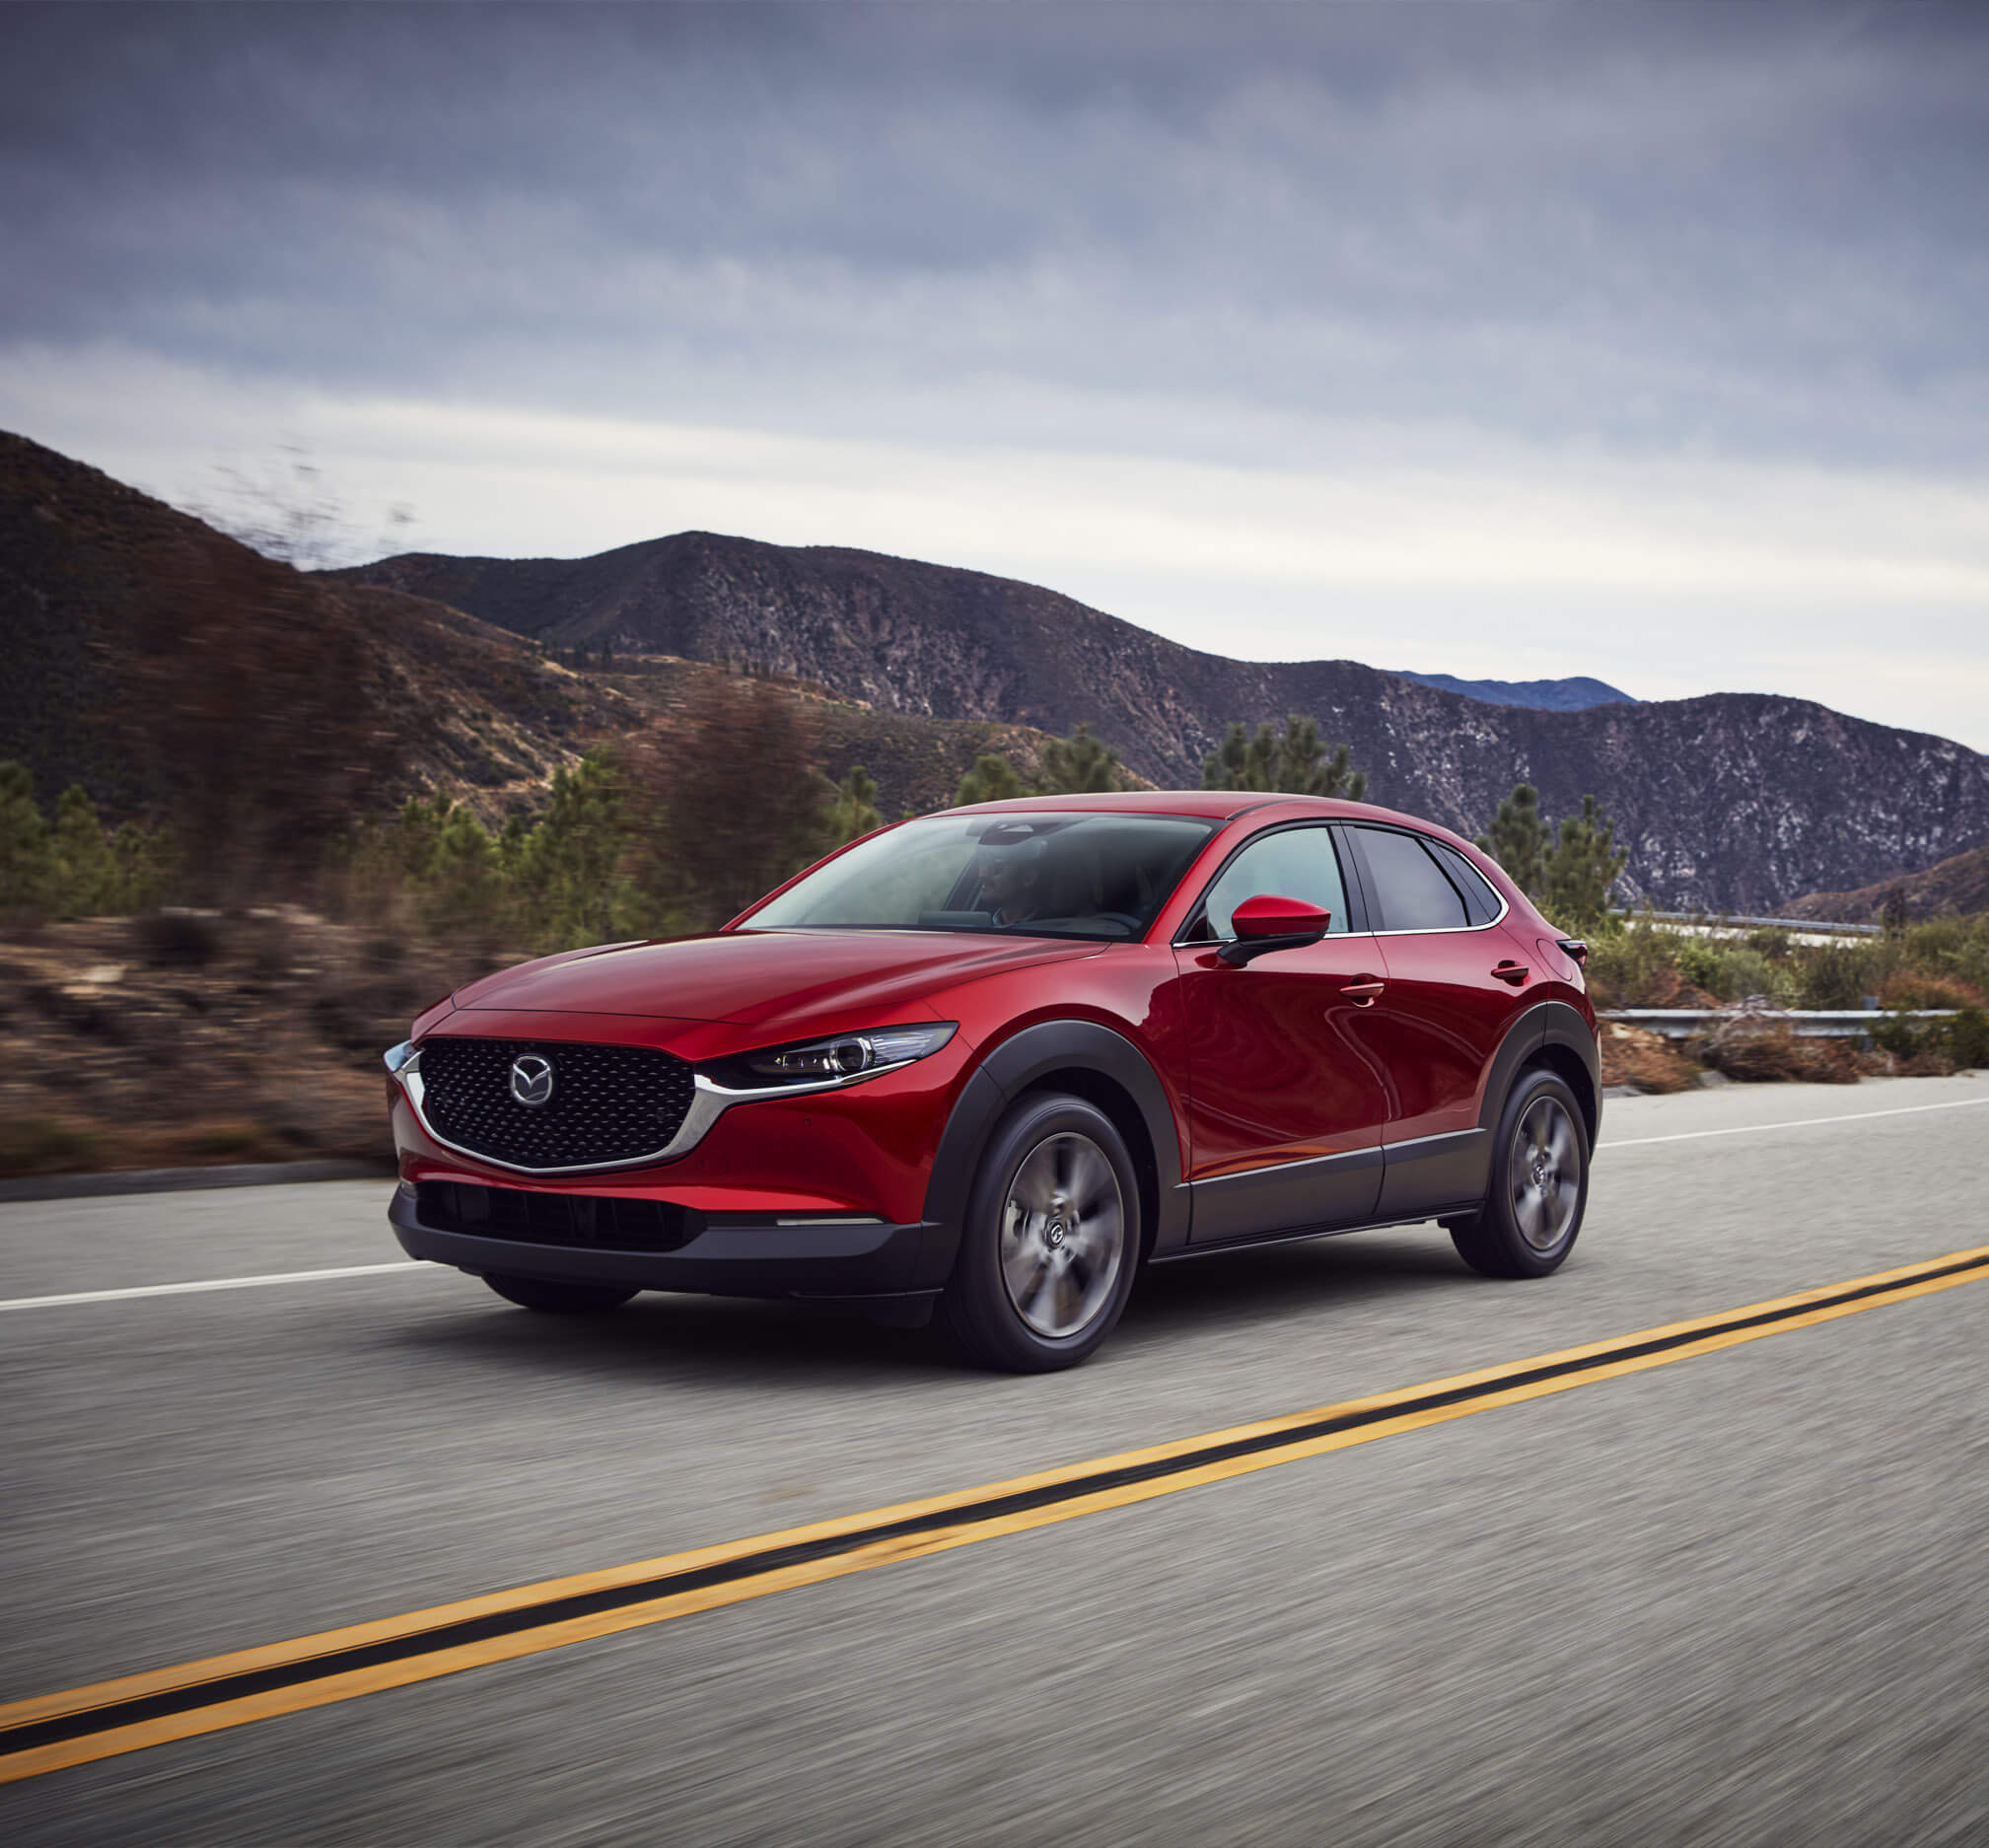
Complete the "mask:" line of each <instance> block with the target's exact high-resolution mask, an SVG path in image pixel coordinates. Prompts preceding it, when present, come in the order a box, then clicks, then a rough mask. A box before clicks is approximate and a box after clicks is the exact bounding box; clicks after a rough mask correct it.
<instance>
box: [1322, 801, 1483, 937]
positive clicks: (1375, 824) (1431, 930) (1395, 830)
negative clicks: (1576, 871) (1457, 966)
mask: <svg viewBox="0 0 1989 1848" xmlns="http://www.w3.org/2000/svg"><path fill="white" fill-rule="evenodd" d="M1339 825H1340V826H1341V827H1344V828H1348V829H1352V828H1357V827H1370V828H1373V829H1374V830H1375V831H1376V832H1377V833H1382V834H1406V835H1408V836H1409V837H1410V839H1412V840H1429V839H1432V838H1433V836H1431V835H1428V834H1425V833H1424V832H1423V831H1422V829H1421V828H1416V827H1403V826H1402V825H1401V823H1400V822H1397V821H1347V820H1342V821H1341V822H1339ZM1437 844H1438V845H1439V846H1449V845H1450V843H1449V842H1448V841H1439V842H1438V843H1437ZM1453 851H1456V850H1455V849H1453ZM1431 863H1432V864H1433V865H1434V866H1435V867H1436V869H1437V871H1438V872H1440V873H1443V872H1444V863H1443V862H1442V861H1441V860H1438V859H1436V857H1435V856H1434V855H1432V856H1431ZM1465 864H1466V865H1468V864H1469V862H1468V861H1467V862H1466V863H1465ZM1473 870H1475V869H1473ZM1444 877H1445V878H1446V879H1447V880H1448V879H1449V878H1450V875H1449V874H1448V873H1444ZM1478 877H1479V878H1480V879H1485V876H1484V875H1483V874H1482V873H1480V874H1479V875H1478ZM1367 883H1368V881H1367V868H1366V867H1365V866H1363V867H1362V869H1361V884H1362V886H1363V887H1364V888H1365V887H1366V885H1367ZM1485 884H1486V885H1487V886H1488V887H1490V888H1491V892H1492V896H1493V897H1494V898H1496V899H1498V901H1499V914H1498V916H1496V917H1491V918H1487V919H1486V920H1485V921H1484V923H1482V924H1419V925H1417V926H1416V927H1415V928H1414V929H1411V930H1378V931H1370V932H1369V933H1368V935H1369V936H1371V937H1468V936H1470V935H1471V933H1472V932H1473V931H1489V930H1497V929H1498V927H1499V926H1500V925H1501V924H1503V923H1504V922H1505V921H1506V920H1507V918H1509V917H1510V916H1512V913H1513V901H1512V900H1511V899H1510V898H1508V897H1507V896H1506V894H1505V893H1504V892H1502V891H1501V890H1500V889H1499V888H1498V887H1496V886H1493V885H1492V882H1491V881H1490V880H1488V879H1486V880H1485ZM1462 895H1463V894H1462V893H1461V892H1460V893H1458V896H1459V898H1461V897H1462Z"/></svg>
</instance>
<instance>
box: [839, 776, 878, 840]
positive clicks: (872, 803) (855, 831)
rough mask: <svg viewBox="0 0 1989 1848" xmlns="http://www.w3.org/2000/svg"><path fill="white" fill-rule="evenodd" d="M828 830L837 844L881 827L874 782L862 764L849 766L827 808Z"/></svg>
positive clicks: (875, 783)
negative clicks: (833, 798) (832, 832)
mask: <svg viewBox="0 0 1989 1848" xmlns="http://www.w3.org/2000/svg"><path fill="white" fill-rule="evenodd" d="M828 819H829V826H830V828H831V829H832V830H833V831H834V833H835V838H836V840H837V841H838V842H842V841H851V840H855V839H856V838H857V837H858V836H859V835H862V834H868V833H869V832H870V831H871V829H872V828H874V827H882V826H883V825H884V817H883V815H882V814H880V813H879V810H878V806H877V779H876V778H875V777H873V776H872V775H871V773H870V772H869V771H868V770H866V769H865V768H864V767H863V765H862V764H860V763H855V764H851V765H850V771H849V774H848V775H847V776H846V777H844V778H843V779H842V782H841V784H840V786H839V787H838V788H837V789H836V792H835V801H834V803H833V804H832V805H831V806H830V808H829V815H828Z"/></svg>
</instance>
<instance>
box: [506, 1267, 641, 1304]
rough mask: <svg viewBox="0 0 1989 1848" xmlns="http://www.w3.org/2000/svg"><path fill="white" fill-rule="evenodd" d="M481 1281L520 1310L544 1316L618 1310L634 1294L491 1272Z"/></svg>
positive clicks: (614, 1286) (614, 1287)
mask: <svg viewBox="0 0 1989 1848" xmlns="http://www.w3.org/2000/svg"><path fill="white" fill-rule="evenodd" d="M483 1281H484V1282H485V1283H487V1284H489V1286H490V1287H491V1288H492V1289H493V1290H495V1291H496V1292H497V1294H498V1295H499V1296H501V1297H503V1298H504V1300H505V1301H506V1302H507V1303H516V1304H517V1305H518V1306H519V1308H520V1309H535V1310H538V1311H539V1312H540V1313H541V1314H544V1315H600V1314H602V1313H603V1312H604V1311H605V1310H610V1309H619V1308H620V1307H621V1306H622V1304H624V1303H626V1302H627V1301H628V1299H629V1298H630V1297H632V1296H634V1295H635V1294H636V1293H635V1292H634V1291H633V1290H629V1289H624V1288H623V1287H622V1285H620V1284H618V1283H566V1282H563V1281H561V1280H560V1279H558V1278H554V1277H521V1276H519V1275H518V1274H517V1273H516V1272H513V1271H503V1270H494V1271H491V1272H490V1273H489V1274H488V1275H487V1276H485V1278H484V1279H483Z"/></svg>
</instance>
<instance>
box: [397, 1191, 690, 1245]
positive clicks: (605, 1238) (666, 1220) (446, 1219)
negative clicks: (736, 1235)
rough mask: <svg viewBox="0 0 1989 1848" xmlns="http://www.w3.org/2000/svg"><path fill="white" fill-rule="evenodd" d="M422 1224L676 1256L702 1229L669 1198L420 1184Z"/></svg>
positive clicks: (481, 1235)
mask: <svg viewBox="0 0 1989 1848" xmlns="http://www.w3.org/2000/svg"><path fill="white" fill-rule="evenodd" d="M414 1202H415V1208H416V1210H417V1211H418V1212H419V1213H420V1215H421V1223H422V1224H423V1225H424V1226H432V1227H433V1228H434V1229H435V1230H436V1231H437V1232H466V1233H469V1234H471V1235H473V1236H474V1237H476V1238H479V1239H513V1240H516V1241H517V1242H518V1243H519V1244H564V1245H574V1246H579V1247H582V1248H584V1249H587V1250H590V1251H675V1250H676V1249H677V1248H678V1247H679V1246H681V1245H685V1244H689V1243H690V1242H691V1240H693V1239H694V1238H696V1237H697V1235H698V1234H699V1233H700V1232H702V1231H703V1230H704V1215H703V1214H702V1213H693V1212H691V1211H689V1210H688V1209H686V1208H684V1207H681V1206H673V1205H671V1204H670V1203H669V1202H668V1201H667V1200H621V1199H616V1198H615V1197H614V1196H612V1195H611V1194H586V1193H527V1192H526V1191H525V1190H524V1189H523V1188H521V1187H472V1186H470V1185H468V1184H467V1183H466V1182H464V1181H459V1180H424V1181H421V1182H419V1183H418V1184H417V1185H416V1186H415V1189H414Z"/></svg>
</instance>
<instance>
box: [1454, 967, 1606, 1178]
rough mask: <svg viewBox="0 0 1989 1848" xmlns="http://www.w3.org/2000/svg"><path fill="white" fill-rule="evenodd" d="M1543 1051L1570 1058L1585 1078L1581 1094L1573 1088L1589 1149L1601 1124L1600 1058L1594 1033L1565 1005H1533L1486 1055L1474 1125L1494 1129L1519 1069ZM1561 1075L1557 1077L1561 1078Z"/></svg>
mask: <svg viewBox="0 0 1989 1848" xmlns="http://www.w3.org/2000/svg"><path fill="white" fill-rule="evenodd" d="M1549 1046H1553V1047H1556V1048H1558V1049H1564V1050H1566V1051H1568V1052H1571V1053H1573V1054H1574V1055H1575V1058H1576V1060H1577V1061H1579V1063H1580V1065H1581V1068H1582V1070H1583V1072H1584V1073H1585V1074H1586V1075H1587V1078H1588V1084H1587V1087H1586V1092H1585V1090H1584V1088H1582V1087H1576V1088H1575V1102H1577V1103H1579V1104H1580V1105H1581V1106H1582V1114H1583V1116H1584V1117H1585V1118H1586V1119H1587V1120H1586V1124H1585V1126H1586V1128H1587V1129H1588V1131H1589V1146H1590V1147H1591V1148H1592V1149H1593V1148H1594V1147H1595V1145H1596V1136H1597V1134H1598V1131H1599V1130H1600V1128H1601V1124H1602V1060H1601V1054H1600V1053H1599V1051H1598V1049H1597V1045H1596V1030H1595V1029H1594V1028H1593V1027H1591V1026H1590V1025H1589V1023H1588V1021H1587V1020H1586V1019H1585V1018H1584V1016H1583V1014H1582V1012H1581V1010H1580V1009H1579V1008H1576V1007H1573V1006H1571V1005H1570V1004H1569V1003H1568V1002H1566V1001H1541V1002H1537V1003H1536V1004H1535V1005H1534V1006H1532V1007H1530V1008H1528V1009H1527V1011H1526V1013H1524V1014H1523V1015H1521V1016H1520V1018H1519V1019H1518V1020H1517V1021H1515V1022H1514V1023H1513V1025H1512V1026H1511V1027H1509V1028H1508V1029H1507V1030H1506V1036H1505V1038H1504V1039H1502V1040H1501V1041H1500V1042H1499V1049H1498V1051H1497V1052H1496V1053H1494V1054H1493V1055H1492V1067H1491V1071H1490V1073H1489V1075H1488V1076H1487V1078H1486V1080H1485V1095H1484V1097H1483V1099H1482V1100H1481V1101H1480V1102H1479V1105H1478V1125H1479V1127H1480V1128H1482V1129H1488V1130H1490V1129H1496V1128H1498V1126H1499V1112H1500V1111H1501V1110H1503V1109H1504V1108H1505V1106H1506V1096H1507V1093H1509V1092H1510V1091H1511V1090H1512V1088H1513V1080H1514V1079H1515V1078H1516V1077H1518V1076H1519V1072H1520V1068H1521V1067H1522V1066H1523V1065H1525V1064H1526V1063H1527V1061H1528V1060H1529V1059H1532V1058H1534V1057H1535V1056H1536V1055H1537V1054H1539V1053H1541V1052H1543V1051H1545V1050H1546V1049H1547V1048H1548V1047H1549ZM1563 1063H1565V1061H1563ZM1566 1075H1567V1074H1566V1072H1565V1071H1563V1073H1562V1076H1563V1077H1565V1076H1566Z"/></svg>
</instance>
